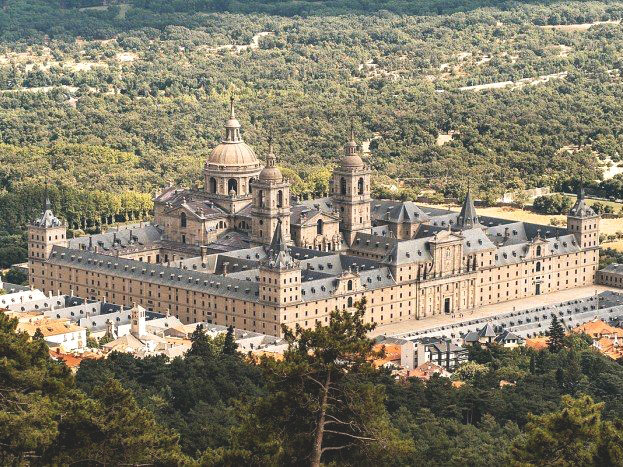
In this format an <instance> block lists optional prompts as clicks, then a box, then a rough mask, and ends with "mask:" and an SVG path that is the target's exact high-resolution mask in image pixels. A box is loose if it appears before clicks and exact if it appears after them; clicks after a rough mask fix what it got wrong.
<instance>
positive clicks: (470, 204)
mask: <svg viewBox="0 0 623 467" xmlns="http://www.w3.org/2000/svg"><path fill="white" fill-rule="evenodd" d="M456 224H457V226H458V227H459V228H462V229H466V228H467V229H472V228H474V227H475V226H476V225H478V224H480V222H479V220H478V214H477V213H476V208H475V207H474V201H473V200H472V190H471V187H470V186H469V185H468V186H467V195H465V200H464V201H463V206H462V207H461V212H460V213H459V218H458V220H457V223H456Z"/></svg>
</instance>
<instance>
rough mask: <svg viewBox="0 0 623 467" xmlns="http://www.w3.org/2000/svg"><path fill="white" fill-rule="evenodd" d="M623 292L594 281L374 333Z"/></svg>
mask: <svg viewBox="0 0 623 467" xmlns="http://www.w3.org/2000/svg"><path fill="white" fill-rule="evenodd" d="M606 291H612V292H619V293H621V292H623V291H622V290H621V289H617V288H614V287H606V286H602V285H591V286H586V287H578V288H574V289H569V290H561V291H559V292H553V293H549V294H544V295H539V296H536V297H528V298H522V299H519V300H512V301H509V302H504V303H497V304H495V305H487V306H483V307H480V308H476V309H474V310H472V311H467V312H464V313H456V314H452V315H436V316H431V317H428V318H424V319H419V320H411V321H403V322H401V323H393V324H386V325H383V326H378V327H377V328H376V329H374V330H373V331H372V332H371V333H370V336H371V337H375V336H379V335H384V336H396V337H399V336H400V337H402V336H404V335H405V334H410V333H411V334H412V333H415V332H418V333H421V332H422V331H425V330H429V329H431V328H437V327H442V326H449V325H453V324H458V323H464V322H465V321H466V320H477V319H481V318H493V317H496V316H498V315H503V314H505V313H508V312H515V311H522V310H530V309H533V308H536V307H540V306H551V305H555V304H559V303H562V302H570V301H573V300H578V299H583V298H587V297H594V296H595V295H597V294H600V293H601V292H606Z"/></svg>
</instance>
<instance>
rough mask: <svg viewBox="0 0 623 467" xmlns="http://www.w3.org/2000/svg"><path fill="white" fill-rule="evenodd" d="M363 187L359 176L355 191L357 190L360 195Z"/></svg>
mask: <svg viewBox="0 0 623 467" xmlns="http://www.w3.org/2000/svg"><path fill="white" fill-rule="evenodd" d="M363 188H364V185H363V177H361V178H359V181H358V182H357V192H358V193H359V194H360V195H363Z"/></svg>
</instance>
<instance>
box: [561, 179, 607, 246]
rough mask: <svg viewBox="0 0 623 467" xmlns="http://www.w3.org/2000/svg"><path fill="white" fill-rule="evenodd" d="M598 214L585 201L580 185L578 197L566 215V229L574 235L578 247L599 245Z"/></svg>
mask: <svg viewBox="0 0 623 467" xmlns="http://www.w3.org/2000/svg"><path fill="white" fill-rule="evenodd" d="M599 220H600V216H599V214H596V213H595V211H593V209H592V208H591V207H590V206H589V205H588V204H587V203H586V200H585V198H584V188H583V187H580V189H579V191H578V199H577V201H576V202H575V204H574V205H573V207H572V208H571V210H570V211H569V214H568V215H567V230H568V231H569V233H572V234H573V235H575V238H576V241H577V242H578V244H579V246H580V248H582V249H584V248H598V247H599Z"/></svg>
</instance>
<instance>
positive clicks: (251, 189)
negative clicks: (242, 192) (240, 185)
mask: <svg viewBox="0 0 623 467" xmlns="http://www.w3.org/2000/svg"><path fill="white" fill-rule="evenodd" d="M254 181H255V177H254V178H252V179H251V180H249V193H253V187H252V186H251V184H252V183H253V182H254Z"/></svg>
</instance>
